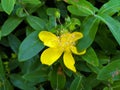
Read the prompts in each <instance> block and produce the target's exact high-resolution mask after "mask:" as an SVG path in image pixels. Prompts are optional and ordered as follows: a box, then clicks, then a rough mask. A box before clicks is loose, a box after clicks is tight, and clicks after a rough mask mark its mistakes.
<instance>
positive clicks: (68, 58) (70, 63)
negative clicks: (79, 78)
mask: <svg viewBox="0 0 120 90" xmlns="http://www.w3.org/2000/svg"><path fill="white" fill-rule="evenodd" d="M63 61H64V64H65V66H66V67H67V68H68V69H70V70H72V71H73V72H76V69H75V66H74V64H75V61H74V58H73V56H72V53H71V52H70V51H65V52H64V55H63Z"/></svg>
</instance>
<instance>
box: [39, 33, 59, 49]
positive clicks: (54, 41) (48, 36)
mask: <svg viewBox="0 0 120 90" xmlns="http://www.w3.org/2000/svg"><path fill="white" fill-rule="evenodd" d="M39 39H40V40H41V41H43V43H44V45H46V46H48V47H56V46H57V45H58V43H59V39H58V37H57V36H56V35H55V34H53V33H51V32H48V31H41V32H40V33H39Z"/></svg>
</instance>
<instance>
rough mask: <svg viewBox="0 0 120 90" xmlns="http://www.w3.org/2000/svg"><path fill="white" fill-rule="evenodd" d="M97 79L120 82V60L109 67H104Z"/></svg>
mask: <svg viewBox="0 0 120 90" xmlns="http://www.w3.org/2000/svg"><path fill="white" fill-rule="evenodd" d="M97 79H99V80H108V79H112V80H114V81H115V80H120V59H118V60H115V61H113V62H111V63H109V64H108V65H106V66H104V67H103V68H102V69H101V70H100V72H99V73H98V76H97Z"/></svg>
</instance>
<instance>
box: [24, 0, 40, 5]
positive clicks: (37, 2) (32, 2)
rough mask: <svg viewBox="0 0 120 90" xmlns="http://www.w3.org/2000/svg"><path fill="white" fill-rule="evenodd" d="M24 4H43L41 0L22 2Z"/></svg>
mask: <svg viewBox="0 0 120 90" xmlns="http://www.w3.org/2000/svg"><path fill="white" fill-rule="evenodd" d="M22 3H24V4H25V3H28V4H35V5H38V4H41V1H40V0H22Z"/></svg>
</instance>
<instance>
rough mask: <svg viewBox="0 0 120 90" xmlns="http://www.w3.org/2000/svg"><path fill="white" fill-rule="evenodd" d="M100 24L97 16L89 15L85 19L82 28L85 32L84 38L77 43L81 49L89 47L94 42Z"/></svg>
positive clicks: (82, 31)
mask: <svg viewBox="0 0 120 90" xmlns="http://www.w3.org/2000/svg"><path fill="white" fill-rule="evenodd" d="M98 25H99V20H98V19H97V18H95V17H88V18H86V19H85V20H84V21H83V23H82V25H81V30H80V32H81V33H83V38H82V39H80V40H79V42H78V44H77V48H78V50H79V51H80V50H84V49H86V48H88V47H89V46H90V45H91V44H92V42H93V41H94V38H95V35H96V32H97V29H98Z"/></svg>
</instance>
